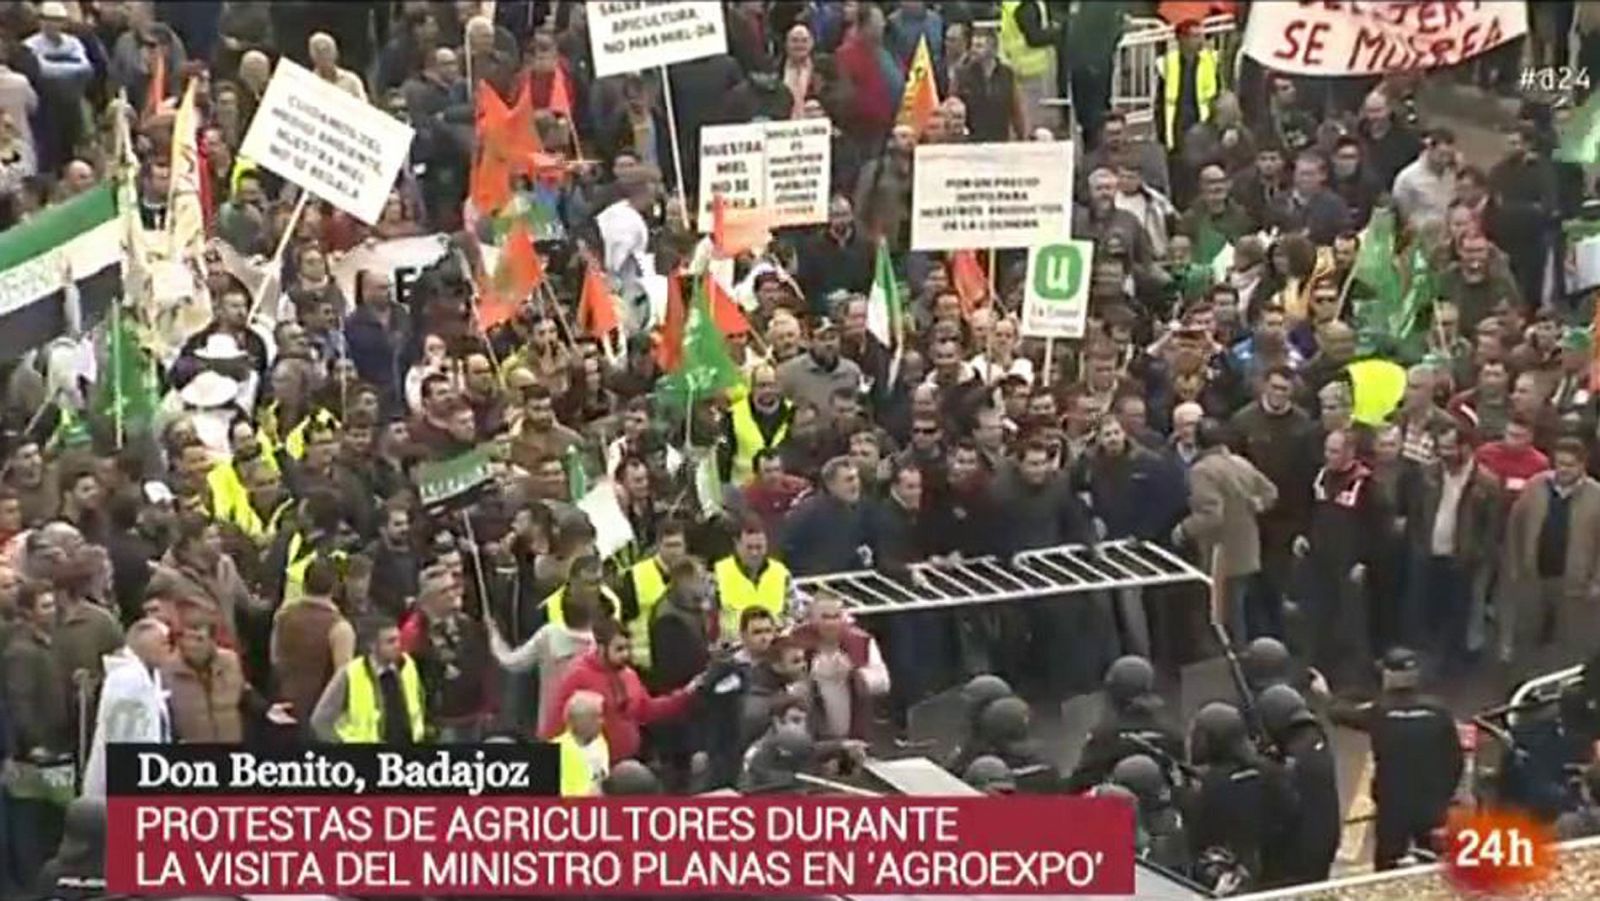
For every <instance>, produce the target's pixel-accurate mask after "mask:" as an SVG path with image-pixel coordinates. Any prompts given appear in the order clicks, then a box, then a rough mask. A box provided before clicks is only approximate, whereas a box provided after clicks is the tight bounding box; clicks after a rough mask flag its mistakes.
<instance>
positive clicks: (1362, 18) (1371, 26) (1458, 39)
mask: <svg viewBox="0 0 1600 901" xmlns="http://www.w3.org/2000/svg"><path fill="white" fill-rule="evenodd" d="M1527 31H1528V4H1526V3H1523V2H1521V0H1484V2H1479V3H1416V2H1405V3H1393V2H1391V3H1256V4H1252V5H1251V7H1250V23H1249V24H1248V25H1247V26H1246V27H1245V32H1244V52H1245V53H1248V54H1249V55H1251V56H1253V57H1255V58H1256V59H1257V60H1259V61H1260V62H1261V64H1262V65H1264V66H1267V67H1269V68H1271V69H1274V70H1277V71H1279V72H1288V73H1290V74H1292V75H1384V74H1387V73H1389V72H1405V71H1415V70H1418V69H1433V68H1437V67H1440V66H1453V65H1455V64H1456V63H1459V62H1461V61H1462V60H1465V59H1469V58H1471V57H1474V56H1477V55H1478V54H1480V53H1482V52H1484V51H1485V50H1489V49H1491V48H1493V47H1498V46H1499V45H1501V44H1504V43H1505V42H1506V41H1509V40H1511V39H1512V38H1516V37H1520V36H1522V35H1523V34H1526V33H1527Z"/></svg>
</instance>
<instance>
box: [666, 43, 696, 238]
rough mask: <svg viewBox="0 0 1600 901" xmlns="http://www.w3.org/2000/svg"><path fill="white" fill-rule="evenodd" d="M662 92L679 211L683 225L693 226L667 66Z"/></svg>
mask: <svg viewBox="0 0 1600 901" xmlns="http://www.w3.org/2000/svg"><path fill="white" fill-rule="evenodd" d="M661 93H662V95H663V96H662V99H663V100H665V101H666V105H667V132H668V133H669V135H670V136H671V138H672V169H673V172H674V173H675V174H676V175H677V176H678V212H679V214H680V215H681V216H682V218H683V227H684V228H691V227H692V226H691V225H690V224H689V201H688V197H687V195H686V194H685V193H684V187H683V148H682V147H681V146H680V145H679V143H678V114H677V113H676V112H675V111H674V110H673V106H672V79H671V77H670V76H668V75H667V67H666V66H662V67H661Z"/></svg>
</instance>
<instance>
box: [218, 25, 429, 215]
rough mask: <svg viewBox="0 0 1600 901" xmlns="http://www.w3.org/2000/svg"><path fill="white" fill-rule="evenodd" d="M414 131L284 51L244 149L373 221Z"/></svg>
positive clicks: (271, 167) (262, 162)
mask: <svg viewBox="0 0 1600 901" xmlns="http://www.w3.org/2000/svg"><path fill="white" fill-rule="evenodd" d="M412 134H413V132H412V130H411V126H409V125H407V124H405V123H404V122H401V121H400V120H399V119H396V118H394V117H393V116H391V115H389V114H388V113H386V112H384V111H383V110H381V109H378V108H377V107H375V106H372V105H370V104H367V103H363V102H361V101H360V100H358V99H356V98H355V97H352V96H350V95H349V94H346V93H345V92H344V91H342V90H340V89H339V88H337V87H335V86H334V85H331V84H329V83H328V82H326V81H323V80H322V79H321V78H318V77H317V76H316V75H315V74H314V73H312V72H311V70H309V69H306V68H303V67H301V66H299V65H297V64H296V63H294V62H293V61H292V60H290V59H288V58H287V57H285V58H283V59H280V60H279V61H278V68H277V69H276V70H275V71H274V72H273V73H272V81H271V82H269V83H268V84H267V92H266V94H265V95H263V96H262V98H261V106H260V108H259V109H257V110H256V115H255V118H254V119H252V120H250V130H249V132H248V133H246V134H245V136H244V143H243V144H242V145H240V147H239V154H240V155H241V156H246V157H249V158H250V159H251V160H253V161H255V162H256V163H257V164H259V165H260V166H261V167H262V168H263V169H266V170H267V171H269V172H272V173H273V174H275V175H278V176H281V177H282V178H285V179H288V180H289V181H291V182H294V183H295V184H297V185H299V186H300V187H302V188H304V189H306V190H308V191H310V192H311V193H313V194H315V195H316V196H318V197H320V198H322V199H323V200H326V201H328V202H329V203H332V204H333V205H334V206H337V207H338V208H339V209H341V210H344V211H345V212H347V213H349V214H350V215H352V216H355V217H356V218H357V219H360V220H361V221H363V222H365V223H367V224H368V225H371V224H372V223H374V222H377V221H378V216H379V215H380V214H381V213H382V212H383V204H384V202H385V201H386V200H388V199H389V191H390V189H391V188H393V187H394V179H395V176H396V175H397V174H398V173H399V171H400V164H401V163H403V162H405V158H406V154H407V153H408V152H410V150H411V138H412Z"/></svg>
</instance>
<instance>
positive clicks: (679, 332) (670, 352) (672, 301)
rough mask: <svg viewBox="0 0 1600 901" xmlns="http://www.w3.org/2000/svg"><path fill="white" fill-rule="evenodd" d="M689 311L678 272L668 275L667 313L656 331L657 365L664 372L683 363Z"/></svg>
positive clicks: (670, 370) (672, 369)
mask: <svg viewBox="0 0 1600 901" xmlns="http://www.w3.org/2000/svg"><path fill="white" fill-rule="evenodd" d="M688 322H689V311H688V308H686V307H685V306H684V305H683V286H682V285H681V284H679V279H678V273H676V272H674V273H672V274H671V275H669V276H667V315H666V319H665V320H664V321H663V322H662V323H661V325H660V327H659V329H658V330H657V333H656V354H655V355H656V365H657V366H660V367H661V371H662V372H674V371H676V370H677V368H678V366H679V365H680V364H682V363H683V330H684V327H685V326H686V325H687V324H688Z"/></svg>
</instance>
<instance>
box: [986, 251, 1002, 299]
mask: <svg viewBox="0 0 1600 901" xmlns="http://www.w3.org/2000/svg"><path fill="white" fill-rule="evenodd" d="M999 254H1000V251H998V250H996V249H995V248H993V247H991V248H989V300H990V302H992V303H993V304H994V305H995V306H996V307H998V306H999V305H1000V288H999V285H998V284H997V283H996V282H995V280H994V258H995V257H996V256H998V255H999Z"/></svg>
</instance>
